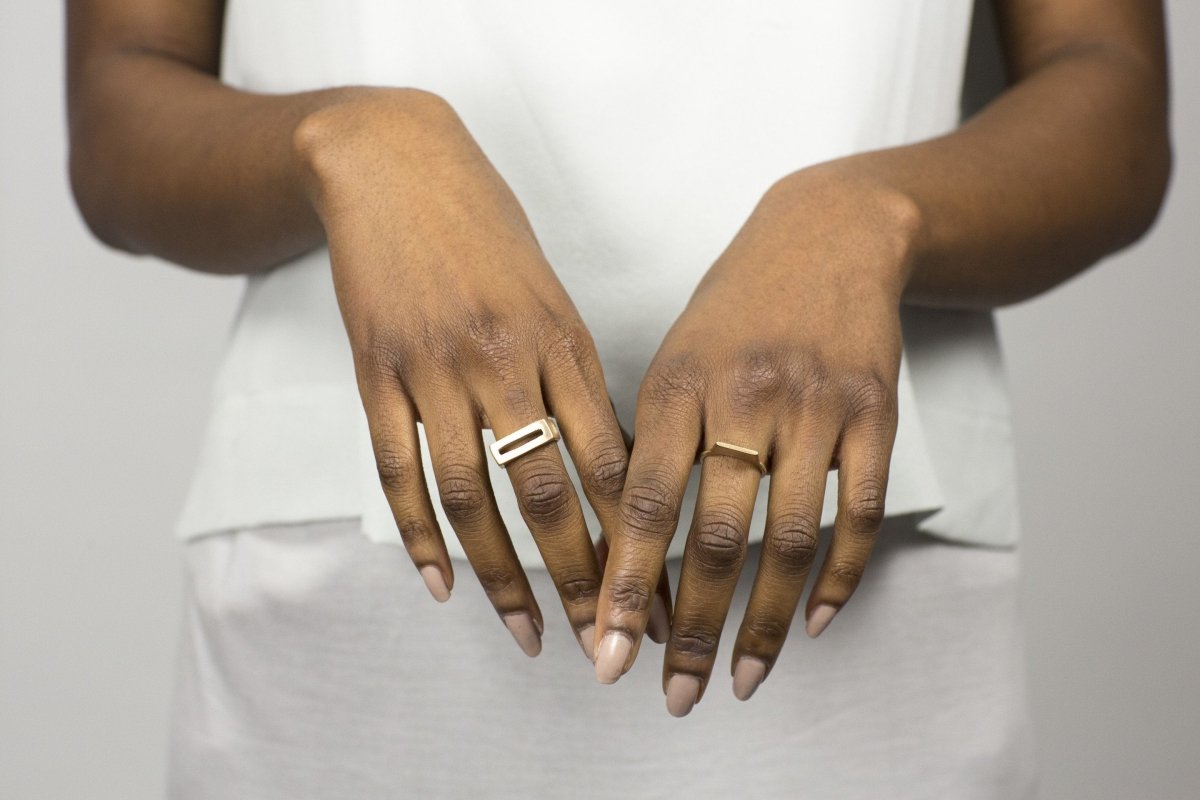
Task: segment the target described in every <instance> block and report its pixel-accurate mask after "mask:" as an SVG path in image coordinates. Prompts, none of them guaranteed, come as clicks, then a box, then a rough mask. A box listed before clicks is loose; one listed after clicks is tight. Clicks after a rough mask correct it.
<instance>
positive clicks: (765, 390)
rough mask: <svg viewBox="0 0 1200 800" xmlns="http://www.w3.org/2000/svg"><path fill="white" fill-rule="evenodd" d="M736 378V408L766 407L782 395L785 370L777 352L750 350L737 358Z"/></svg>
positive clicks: (734, 374) (734, 394) (733, 392)
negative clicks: (766, 404)
mask: <svg viewBox="0 0 1200 800" xmlns="http://www.w3.org/2000/svg"><path fill="white" fill-rule="evenodd" d="M732 378H733V386H732V392H731V394H732V398H731V399H732V400H733V402H734V408H741V407H743V406H746V405H750V406H757V405H763V404H765V403H767V402H769V401H771V400H773V399H774V398H776V397H777V396H778V395H779V394H780V391H781V390H782V388H783V386H784V378H785V369H784V367H783V364H782V363H781V361H780V358H779V355H778V354H777V353H776V352H775V351H773V350H764V349H747V350H742V351H740V352H739V353H738V354H737V355H736V356H735V360H734V365H733V375H732Z"/></svg>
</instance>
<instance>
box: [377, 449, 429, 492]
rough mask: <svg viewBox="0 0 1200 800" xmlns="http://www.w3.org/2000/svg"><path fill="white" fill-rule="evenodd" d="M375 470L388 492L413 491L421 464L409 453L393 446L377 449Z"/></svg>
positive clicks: (380, 482)
mask: <svg viewBox="0 0 1200 800" xmlns="http://www.w3.org/2000/svg"><path fill="white" fill-rule="evenodd" d="M375 471H376V472H377V473H378V474H379V484H380V486H382V487H383V490H384V491H385V492H387V493H388V494H399V493H401V492H407V491H411V490H412V489H413V487H414V486H415V485H416V481H417V480H418V479H419V477H420V465H419V464H418V463H417V461H416V459H414V458H413V457H412V455H410V454H408V453H404V452H402V451H400V450H397V449H393V448H391V447H379V448H376V450H375Z"/></svg>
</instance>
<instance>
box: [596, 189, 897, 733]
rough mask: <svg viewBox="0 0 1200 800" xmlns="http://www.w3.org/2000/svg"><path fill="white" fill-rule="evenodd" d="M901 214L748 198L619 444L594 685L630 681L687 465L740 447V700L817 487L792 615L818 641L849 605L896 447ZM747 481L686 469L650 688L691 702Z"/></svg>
mask: <svg viewBox="0 0 1200 800" xmlns="http://www.w3.org/2000/svg"><path fill="white" fill-rule="evenodd" d="M918 230H919V216H918V214H917V213H916V209H915V207H914V206H913V205H912V204H911V202H909V201H908V199H907V198H905V197H902V196H899V195H898V194H895V193H892V192H888V191H884V190H882V189H880V188H879V187H876V186H873V185H872V184H871V182H870V181H866V180H862V179H860V178H855V177H850V176H848V175H847V174H845V173H844V172H842V171H840V170H838V169H836V168H833V169H831V168H828V167H826V168H816V169H810V170H805V171H802V172H798V173H795V174H794V175H792V176H789V177H788V178H785V179H784V180H783V181H780V182H779V183H778V184H777V185H776V186H774V187H772V189H771V190H770V191H768V192H767V194H766V195H765V196H764V198H763V200H762V201H761V202H760V203H759V205H758V207H757V208H756V209H755V211H754V213H753V215H752V216H751V217H750V219H749V221H747V223H746V224H745V226H744V227H743V228H742V230H741V232H740V233H739V234H738V235H737V237H736V238H735V239H734V241H733V243H732V244H731V245H730V246H729V248H728V249H727V250H726V251H725V252H724V253H723V254H722V256H721V257H720V258H719V259H718V261H717V262H716V264H714V265H713V266H712V268H711V269H710V270H709V272H708V273H707V274H706V275H705V277H704V279H703V280H702V281H701V282H700V285H699V286H698V287H697V289H696V291H695V293H694V294H693V296H692V298H691V300H690V301H689V303H688V305H687V308H686V309H685V310H684V312H683V314H682V315H681V316H680V317H679V319H678V320H677V321H676V323H675V324H674V326H673V327H672V328H671V330H670V331H669V332H668V334H667V337H666V340H665V341H664V342H663V344H662V346H661V348H660V349H659V351H658V353H657V354H656V356H655V358H654V361H653V363H652V364H651V365H650V368H649V370H648V372H647V374H646V377H645V379H644V380H643V382H642V386H641V389H640V391H639V395H638V406H637V415H636V428H635V440H634V446H633V453H632V456H631V460H630V464H629V472H628V476H627V478H626V482H625V488H624V493H623V496H622V499H621V506H620V513H619V516H618V519H619V521H620V524H619V526H618V528H617V529H616V530H615V531H614V532H613V536H612V540H611V542H610V544H611V553H610V555H609V558H608V564H607V567H606V569H605V573H604V582H603V585H602V587H601V591H600V605H599V609H598V613H597V618H596V646H597V659H596V673H597V678H598V679H599V680H601V681H602V682H605V683H611V682H613V681H615V680H617V678H619V677H620V676H621V675H622V674H623V673H624V672H625V671H626V670H628V669H629V667H630V666H631V665H632V663H633V660H634V659H635V658H636V656H637V651H638V644H639V642H640V640H641V637H642V632H643V631H644V629H645V627H646V620H647V614H648V609H649V607H650V601H651V598H652V597H653V595H654V589H655V585H656V583H657V582H658V577H659V574H660V572H661V570H662V567H663V561H664V558H665V554H666V551H667V545H668V544H669V543H670V541H671V538H672V537H673V536H674V534H675V529H676V525H677V524H678V519H679V512H680V504H681V502H682V498H683V496H684V492H685V489H686V486H687V482H688V477H689V475H690V473H691V470H692V466H693V465H694V463H695V461H696V459H697V455H698V453H699V452H700V451H701V450H704V449H707V448H709V447H711V446H712V445H713V444H714V443H715V442H717V441H721V442H727V443H730V444H735V445H738V446H741V447H745V448H750V449H753V450H757V451H758V453H759V458H760V459H761V460H762V461H763V463H764V464H766V465H768V466H769V470H770V474H771V476H772V481H771V488H770V499H769V502H768V507H767V523H766V531H765V535H764V537H763V551H762V558H761V562H760V565H759V570H758V575H757V577H756V579H755V582H754V588H753V592H752V594H751V597H750V602H749V605H748V607H747V609H746V614H745V617H744V619H743V621H742V626H741V630H740V631H739V633H738V638H737V643H736V646H735V648H734V652H733V665H734V666H733V673H734V692H735V694H737V696H738V697H740V698H741V699H747V698H748V697H749V696H750V694H752V693H753V691H754V690H755V689H756V688H757V686H758V685H759V683H761V681H762V680H763V678H765V677H766V674H767V673H768V672H769V671H770V669H771V667H772V665H773V664H774V663H775V660H776V658H777V657H778V655H779V652H780V649H781V647H782V646H783V641H784V639H785V637H786V636H787V632H788V628H789V626H790V624H791V621H792V617H793V615H794V614H795V611H796V607H797V604H798V602H799V600H800V596H801V592H802V590H803V588H804V584H805V580H806V577H807V575H808V572H809V570H810V567H811V566H812V564H813V560H814V555H815V553H816V550H817V534H818V530H819V527H820V519H821V508H822V504H823V498H824V494H825V482H826V475H827V473H828V471H829V470H830V469H831V468H834V467H836V468H837V469H838V478H839V480H838V487H839V488H838V495H839V496H838V513H837V521H836V523H835V527H834V532H833V538H832V541H831V544H830V548H829V551H828V556H827V557H826V559H825V560H824V562H823V564H822V565H821V570H820V574H819V575H818V576H817V580H816V583H815V585H814V587H813V589H812V592H811V594H810V597H809V600H808V608H807V612H806V617H807V621H808V632H809V634H810V635H812V636H816V635H817V634H819V633H820V632H821V630H822V629H823V628H824V627H825V626H826V625H827V624H828V623H829V620H830V619H831V618H832V616H833V614H835V613H836V612H837V611H838V610H839V609H840V608H842V606H844V605H845V604H846V602H847V601H848V600H849V599H850V595H851V594H852V593H853V592H854V589H855V587H856V586H857V585H858V582H859V578H860V577H861V576H862V574H863V570H864V569H865V568H866V565H867V559H868V556H869V555H870V553H871V549H872V546H873V544H874V541H875V538H876V535H877V534H878V532H879V529H880V526H881V524H882V520H883V513H884V506H883V502H884V494H885V492H886V487H887V479H888V463H889V460H890V458H891V450H892V442H893V439H894V437H895V432H896V383H897V379H898V373H899V365H900V351H901V338H900V316H899V309H900V298H901V294H902V292H903V289H904V284H905V281H906V280H907V276H908V273H909V270H910V264H911V261H912V260H913V256H912V254H913V251H914V247H915V243H916V240H917V234H918ZM760 478H761V475H760V472H759V469H758V468H757V467H756V466H755V465H754V464H753V463H747V462H746V461H743V460H739V459H737V458H734V457H730V456H727V455H712V456H709V457H707V458H705V459H703V463H702V465H701V473H700V490H699V496H698V500H697V504H696V509H695V513H694V516H693V518H692V525H691V529H690V531H689V532H688V541H687V549H686V551H685V556H684V560H683V567H682V573H681V577H680V582H679V587H678V595H677V598H676V605H675V615H674V622H673V625H672V630H671V636H670V641H669V642H668V645H667V649H666V656H665V664H664V672H663V680H664V690H665V692H666V694H667V707H668V709H669V710H670V711H671V713H673V714H675V715H676V716H682V715H683V714H686V713H688V712H689V711H690V710H691V708H692V706H693V705H694V704H695V702H697V701H698V700H699V699H700V697H701V696H702V695H703V692H704V688H705V686H706V684H707V682H708V678H709V675H710V673H711V672H712V667H713V662H714V660H715V657H716V652H717V644H718V641H719V639H720V635H721V630H722V627H723V625H724V622H725V617H726V615H727V614H728V611H729V606H730V602H731V599H732V596H733V591H734V587H735V585H736V583H737V579H738V573H739V571H740V569H741V565H742V561H743V559H744V557H745V553H746V543H747V537H748V533H749V530H748V528H749V525H750V519H751V513H752V511H753V509H754V501H755V498H756V496H757V493H758V485H759V480H760Z"/></svg>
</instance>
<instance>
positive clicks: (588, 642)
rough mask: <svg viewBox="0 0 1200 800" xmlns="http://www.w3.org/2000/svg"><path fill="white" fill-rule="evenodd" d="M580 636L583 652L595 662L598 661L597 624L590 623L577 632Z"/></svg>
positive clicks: (588, 658) (589, 659)
mask: <svg viewBox="0 0 1200 800" xmlns="http://www.w3.org/2000/svg"><path fill="white" fill-rule="evenodd" d="M577 635H578V636H579V646H580V647H582V648H583V654H584V655H585V656H587V660H588V661H591V662H592V663H595V661H596V626H595V625H588V626H587V627H586V628H583V629H582V630H580V631H579V633H578V634H577Z"/></svg>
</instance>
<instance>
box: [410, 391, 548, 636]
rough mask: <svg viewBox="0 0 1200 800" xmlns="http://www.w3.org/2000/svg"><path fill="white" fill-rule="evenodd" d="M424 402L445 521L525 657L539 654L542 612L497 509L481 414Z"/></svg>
mask: <svg viewBox="0 0 1200 800" xmlns="http://www.w3.org/2000/svg"><path fill="white" fill-rule="evenodd" d="M420 400H421V399H420V398H418V406H417V407H418V410H419V411H420V412H421V420H422V422H423V423H424V425H425V436H426V439H427V440H428V442H429V453H430V455H431V456H432V459H433V472H434V477H435V478H436V479H437V482H438V496H439V498H440V500H441V503H442V510H443V511H444V512H445V514H446V519H447V520H449V522H450V524H451V526H453V528H454V531H455V533H456V534H457V535H458V539H459V542H460V543H461V544H462V548H463V552H464V553H466V556H467V560H468V561H470V563H471V567H472V568H473V569H474V570H475V574H476V575H477V576H478V578H479V582H480V584H482V586H483V590H484V592H485V593H486V594H487V596H488V599H489V600H491V602H492V605H493V606H494V607H495V609H496V613H498V614H499V615H500V619H501V620H502V621H503V622H504V625H505V627H507V628H508V630H509V632H510V633H511V634H512V636H513V638H514V639H516V641H517V645H518V646H520V648H521V650H522V651H524V653H525V654H526V655H528V656H531V657H532V656H536V655H537V654H538V653H540V652H541V649H542V630H543V623H542V612H541V609H539V608H538V604H537V600H535V599H534V596H533V591H532V590H531V589H530V588H529V580H528V578H527V577H526V575H525V571H524V570H523V569H522V568H521V563H520V561H519V560H518V559H517V554H516V551H515V550H514V549H513V546H512V541H511V540H510V539H509V536H508V531H507V530H506V529H505V527H504V520H503V518H502V517H501V516H500V511H499V509H497V508H496V500H495V497H494V496H493V494H492V487H491V483H490V481H489V480H488V468H487V462H486V461H485V460H484V458H485V456H484V449H483V438H482V436H481V435H480V432H479V431H480V428H479V420H478V416H477V415H476V413H475V411H474V409H473V408H471V405H470V402H469V401H468V400H466V399H465V398H453V399H450V400H445V399H443V401H442V402H441V403H439V404H437V405H434V404H433V403H432V402H430V403H422V402H420ZM434 409H436V410H434Z"/></svg>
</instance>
